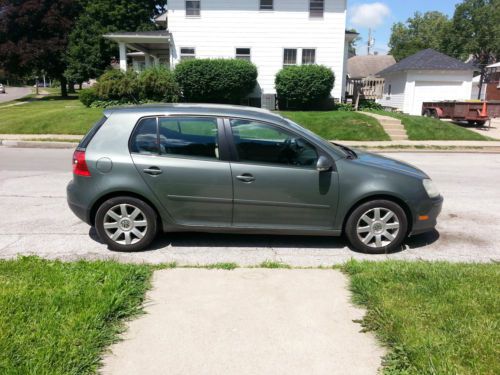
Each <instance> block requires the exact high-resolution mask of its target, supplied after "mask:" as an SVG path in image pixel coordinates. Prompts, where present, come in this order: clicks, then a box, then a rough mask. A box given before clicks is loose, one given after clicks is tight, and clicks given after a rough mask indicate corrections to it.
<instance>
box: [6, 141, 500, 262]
mask: <svg viewBox="0 0 500 375" xmlns="http://www.w3.org/2000/svg"><path fill="white" fill-rule="evenodd" d="M71 154H72V150H48V149H16V148H5V147H0V209H1V212H2V215H1V216H0V257H2V258H12V257H16V256H17V255H19V254H22V255H29V254H36V255H39V256H42V257H45V258H50V259H54V258H59V259H64V260H74V259H81V258H85V259H117V260H119V261H124V262H150V263H163V262H173V261H175V262H177V263H178V264H179V265H198V264H211V263H217V262H235V263H238V264H239V265H242V266H243V265H256V264H259V263H261V262H263V261H266V260H273V261H280V262H284V263H287V264H290V265H294V266H320V265H322V266H327V265H332V264H338V263H342V262H345V261H346V260H349V259H351V258H355V259H369V260H383V259H407V260H412V259H413V260H415V259H426V260H449V261H458V262H488V261H500V245H499V244H498V243H497V233H498V229H499V228H500V154H484V153H477V154H474V153H467V154H458V153H391V154H389V156H390V157H393V158H397V159H400V160H404V161H406V162H410V163H412V164H414V165H416V166H418V167H420V168H422V169H423V170H424V171H426V172H427V173H428V174H429V175H430V176H431V177H432V178H433V179H434V180H435V181H436V183H437V184H438V186H439V187H440V190H441V192H442V193H443V195H444V197H445V203H444V208H443V212H442V213H441V216H440V219H439V224H438V227H437V231H435V232H431V233H428V234H424V235H420V236H416V237H413V238H411V239H409V240H408V241H407V242H406V244H405V247H404V249H403V250H402V251H399V252H397V253H393V254H386V255H368V254H361V253H357V252H355V251H353V250H351V249H349V248H348V247H347V246H346V242H345V240H344V239H343V238H325V237H296V236H263V235H222V234H196V233H176V234H164V235H162V236H159V238H158V239H157V240H156V242H155V243H154V244H153V246H152V249H151V250H148V251H143V252H138V253H119V252H112V251H110V250H108V249H107V248H106V246H105V245H103V244H101V243H100V242H99V240H98V238H97V235H96V233H95V230H94V229H93V228H90V227H89V226H88V225H86V224H84V223H82V222H80V221H79V219H77V218H76V217H75V216H74V215H73V214H72V212H71V211H70V210H69V208H68V207H67V205H66V197H65V189H66V184H67V182H68V181H69V180H70V179H71Z"/></svg>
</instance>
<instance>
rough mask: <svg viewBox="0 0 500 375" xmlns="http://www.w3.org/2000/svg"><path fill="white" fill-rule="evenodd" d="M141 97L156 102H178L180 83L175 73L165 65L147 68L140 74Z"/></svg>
mask: <svg viewBox="0 0 500 375" xmlns="http://www.w3.org/2000/svg"><path fill="white" fill-rule="evenodd" d="M139 87H140V99H141V100H152V101H156V102H177V101H178V100H179V96H180V90H179V85H178V84H177V82H176V81H175V78H174V75H173V73H172V72H171V71H170V70H169V69H167V68H165V67H162V66H160V67H154V68H150V69H146V70H144V71H143V72H141V73H140V74H139Z"/></svg>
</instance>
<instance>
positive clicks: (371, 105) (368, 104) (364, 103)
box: [358, 99, 384, 111]
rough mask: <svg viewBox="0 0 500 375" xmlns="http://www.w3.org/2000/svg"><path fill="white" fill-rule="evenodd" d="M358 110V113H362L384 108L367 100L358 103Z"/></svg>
mask: <svg viewBox="0 0 500 375" xmlns="http://www.w3.org/2000/svg"><path fill="white" fill-rule="evenodd" d="M358 109H359V110H360V111H363V110H369V109H375V110H379V111H381V110H383V109H384V107H382V105H381V104H379V103H376V102H375V101H373V100H368V99H361V100H360V101H359V104H358Z"/></svg>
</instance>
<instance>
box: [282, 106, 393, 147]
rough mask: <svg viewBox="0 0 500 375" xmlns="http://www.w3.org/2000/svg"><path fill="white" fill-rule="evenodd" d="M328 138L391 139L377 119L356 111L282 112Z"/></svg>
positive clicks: (354, 139)
mask: <svg viewBox="0 0 500 375" xmlns="http://www.w3.org/2000/svg"><path fill="white" fill-rule="evenodd" d="M280 113H281V114H282V115H283V116H285V117H288V118H289V119H290V120H292V121H294V122H296V123H298V124H299V125H301V126H303V127H305V128H308V129H309V130H311V131H313V132H315V133H316V134H318V135H320V136H321V137H323V138H325V139H327V140H343V141H389V140H390V138H389V136H388V135H387V134H386V133H385V132H384V130H383V129H382V126H381V125H380V124H379V122H378V121H377V120H375V119H374V118H372V117H370V116H366V115H363V114H361V113H355V112H343V111H321V112H285V111H283V112H280Z"/></svg>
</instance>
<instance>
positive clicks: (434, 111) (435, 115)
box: [431, 109, 439, 120]
mask: <svg viewBox="0 0 500 375" xmlns="http://www.w3.org/2000/svg"><path fill="white" fill-rule="evenodd" d="M431 117H433V118H435V119H436V120H439V115H438V113H437V111H436V110H435V109H433V110H431Z"/></svg>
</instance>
